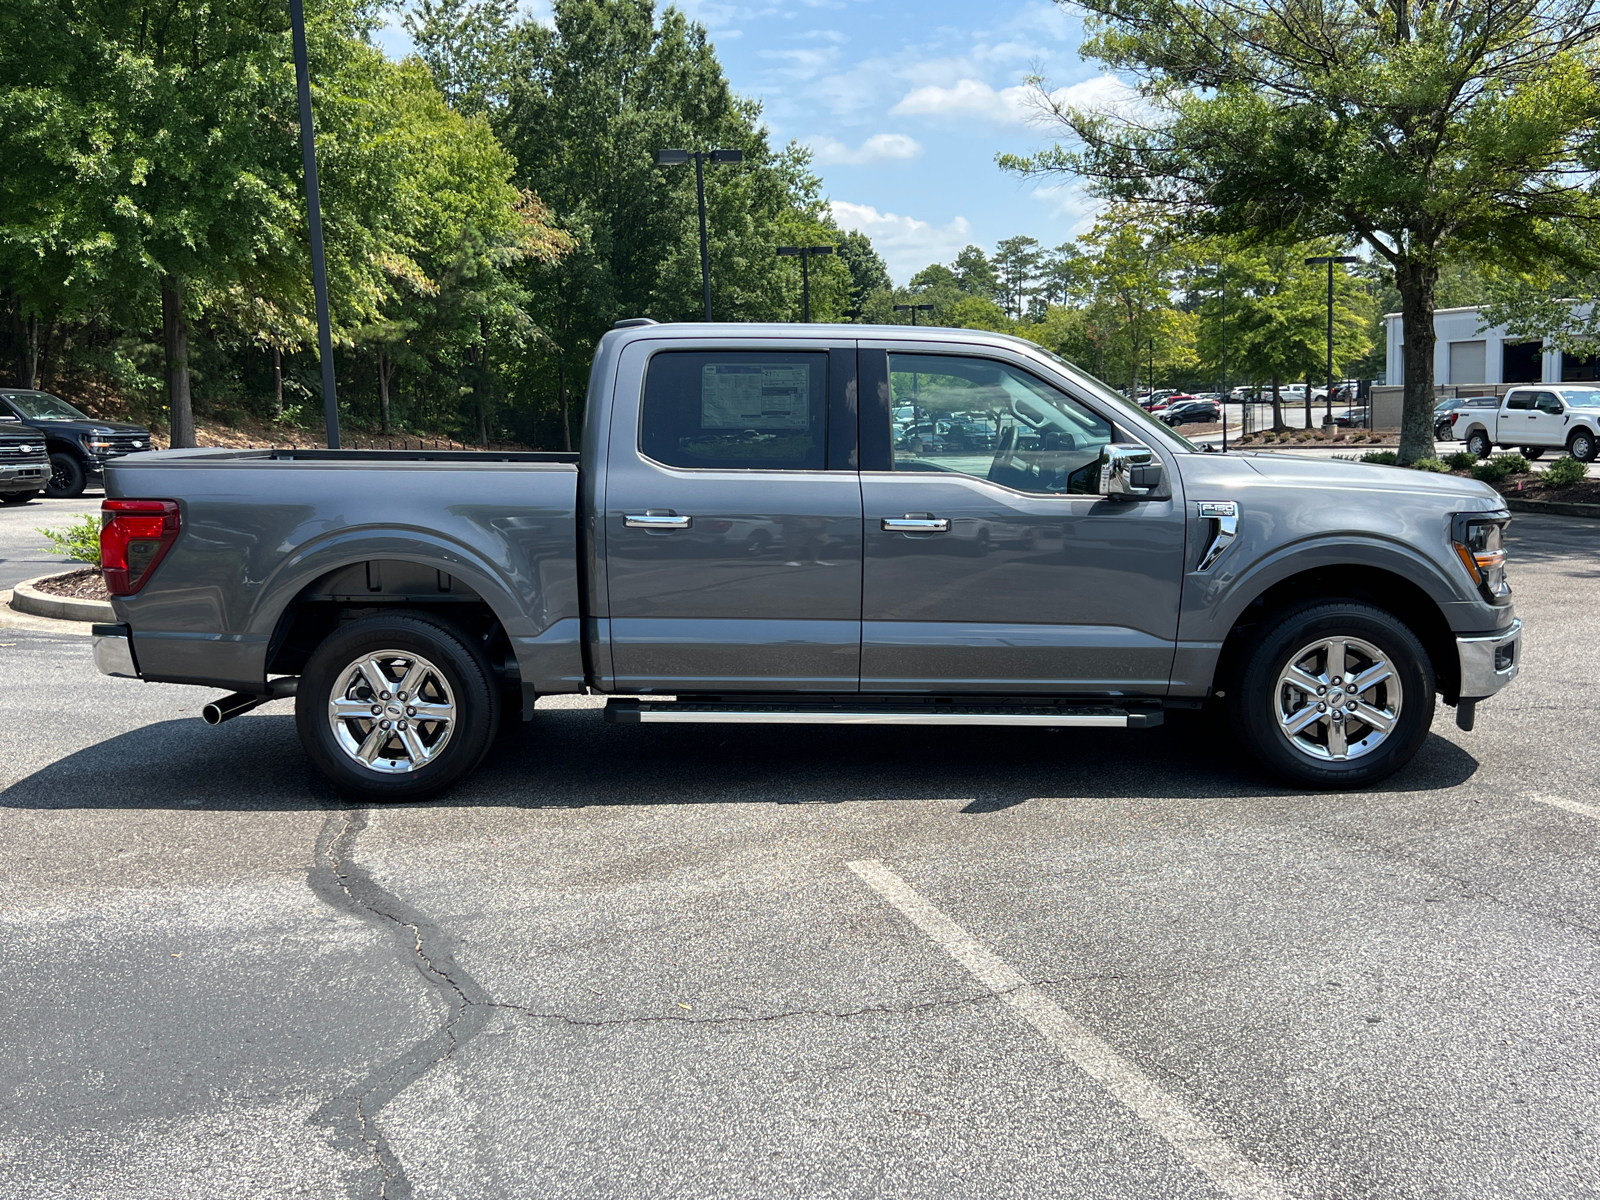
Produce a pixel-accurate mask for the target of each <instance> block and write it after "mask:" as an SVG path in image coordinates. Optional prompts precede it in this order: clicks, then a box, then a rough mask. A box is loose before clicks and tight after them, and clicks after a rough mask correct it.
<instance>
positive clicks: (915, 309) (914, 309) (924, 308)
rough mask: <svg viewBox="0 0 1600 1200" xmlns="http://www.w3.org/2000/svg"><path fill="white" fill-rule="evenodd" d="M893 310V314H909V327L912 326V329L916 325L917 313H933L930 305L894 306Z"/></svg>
mask: <svg viewBox="0 0 1600 1200" xmlns="http://www.w3.org/2000/svg"><path fill="white" fill-rule="evenodd" d="M894 310H895V312H908V313H910V314H911V325H912V327H913V328H915V327H916V324H917V314H918V313H919V312H930V313H931V312H932V311H933V305H931V304H896V305H895V306H894Z"/></svg>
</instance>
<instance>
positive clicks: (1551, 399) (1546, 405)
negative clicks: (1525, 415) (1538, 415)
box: [1533, 392, 1561, 416]
mask: <svg viewBox="0 0 1600 1200" xmlns="http://www.w3.org/2000/svg"><path fill="white" fill-rule="evenodd" d="M1533 406H1534V407H1535V408H1537V409H1538V410H1539V411H1540V412H1542V413H1555V414H1556V415H1558V416H1559V415H1560V414H1561V401H1560V400H1559V399H1557V398H1556V395H1555V393H1554V392H1540V393H1539V395H1538V396H1537V397H1536V398H1535V399H1534V402H1533Z"/></svg>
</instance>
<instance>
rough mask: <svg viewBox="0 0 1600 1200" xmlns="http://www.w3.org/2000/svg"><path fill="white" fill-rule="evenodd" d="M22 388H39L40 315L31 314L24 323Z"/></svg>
mask: <svg viewBox="0 0 1600 1200" xmlns="http://www.w3.org/2000/svg"><path fill="white" fill-rule="evenodd" d="M23 325H24V328H23V336H24V339H25V340H24V343H23V350H22V386H23V387H25V388H36V387H38V386H39V314H38V313H29V314H28V316H27V318H26V320H25V321H24V323H23Z"/></svg>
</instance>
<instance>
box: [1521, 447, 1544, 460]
mask: <svg viewBox="0 0 1600 1200" xmlns="http://www.w3.org/2000/svg"><path fill="white" fill-rule="evenodd" d="M1522 457H1523V458H1525V459H1527V460H1528V461H1529V462H1538V461H1539V460H1540V459H1541V458H1543V457H1544V447H1542V446H1524V447H1522Z"/></svg>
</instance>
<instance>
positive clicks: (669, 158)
mask: <svg viewBox="0 0 1600 1200" xmlns="http://www.w3.org/2000/svg"><path fill="white" fill-rule="evenodd" d="M298 2H299V0H296V3H298ZM691 158H692V159H694V187H695V195H696V196H697V197H698V199H699V201H700V288H701V290H702V291H703V292H704V293H705V301H706V320H707V321H709V320H711V250H710V247H709V246H708V244H707V242H706V170H705V165H706V163H707V162H710V163H711V164H712V165H713V166H715V165H717V164H718V163H728V164H732V163H742V162H743V161H744V151H743V150H657V151H656V166H658V167H681V166H683V165H684V164H685V163H686V162H688V161H689V160H690V159H691Z"/></svg>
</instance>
